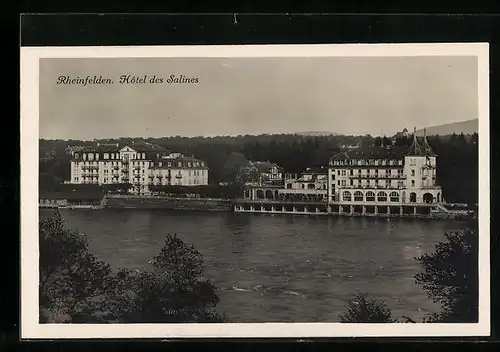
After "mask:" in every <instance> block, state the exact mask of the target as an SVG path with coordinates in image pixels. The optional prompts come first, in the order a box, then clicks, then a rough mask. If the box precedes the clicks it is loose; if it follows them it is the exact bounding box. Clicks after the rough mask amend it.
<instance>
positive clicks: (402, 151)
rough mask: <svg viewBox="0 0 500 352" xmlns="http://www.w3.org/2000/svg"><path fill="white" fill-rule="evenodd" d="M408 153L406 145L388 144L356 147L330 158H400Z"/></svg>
mask: <svg viewBox="0 0 500 352" xmlns="http://www.w3.org/2000/svg"><path fill="white" fill-rule="evenodd" d="M407 153H408V147H406V146H388V147H367V148H357V149H351V150H348V151H343V152H340V153H338V154H336V155H334V156H333V157H331V158H330V160H340V161H345V160H349V159H366V160H367V159H392V160H397V159H402V158H404V156H405V155H406V154H407Z"/></svg>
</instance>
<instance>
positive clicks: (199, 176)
mask: <svg viewBox="0 0 500 352" xmlns="http://www.w3.org/2000/svg"><path fill="white" fill-rule="evenodd" d="M70 163H71V180H70V181H69V183H72V184H98V185H111V184H131V185H132V189H133V190H134V192H135V193H141V194H146V193H149V187H148V186H150V185H177V186H199V185H207V184H208V167H207V165H206V163H205V162H204V161H203V160H200V159H197V158H194V157H187V156H184V155H182V154H180V153H173V152H171V151H168V150H166V149H164V148H162V147H159V146H157V145H154V144H150V143H145V142H138V143H132V144H130V145H125V146H120V145H119V144H97V145H96V146H92V147H85V148H83V149H81V150H78V151H76V152H73V153H72V159H71V161H70Z"/></svg>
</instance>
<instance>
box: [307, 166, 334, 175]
mask: <svg viewBox="0 0 500 352" xmlns="http://www.w3.org/2000/svg"><path fill="white" fill-rule="evenodd" d="M302 174H303V175H304V174H306V175H310V174H317V175H323V174H325V175H326V174H328V168H327V167H326V166H312V167H308V168H307V169H305V170H304V171H302Z"/></svg>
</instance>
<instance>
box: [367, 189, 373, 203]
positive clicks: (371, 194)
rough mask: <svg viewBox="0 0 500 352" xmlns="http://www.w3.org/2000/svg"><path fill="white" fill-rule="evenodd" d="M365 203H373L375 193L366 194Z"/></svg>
mask: <svg viewBox="0 0 500 352" xmlns="http://www.w3.org/2000/svg"><path fill="white" fill-rule="evenodd" d="M366 201H367V202H374V201H375V193H374V192H372V191H368V192H366Z"/></svg>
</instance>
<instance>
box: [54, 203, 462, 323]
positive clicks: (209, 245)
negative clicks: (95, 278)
mask: <svg viewBox="0 0 500 352" xmlns="http://www.w3.org/2000/svg"><path fill="white" fill-rule="evenodd" d="M61 215H62V216H63V218H64V219H65V221H66V224H67V226H68V227H69V228H72V229H74V230H78V231H80V232H85V233H87V234H88V236H89V239H90V249H91V250H92V251H93V252H94V253H96V254H97V255H98V256H99V257H100V258H101V259H103V260H105V261H106V262H108V263H109V264H111V265H112V266H113V268H114V269H118V268H120V267H126V268H129V269H138V270H141V269H143V268H145V267H146V265H147V262H148V261H149V260H150V259H151V258H152V257H153V256H155V255H156V254H157V253H158V251H159V249H160V248H161V246H162V245H163V241H164V236H165V235H166V234H167V233H176V234H177V235H178V236H180V237H181V238H182V239H183V240H184V241H185V242H186V243H187V244H192V245H194V246H195V247H196V249H198V250H199V251H200V252H201V253H202V254H203V257H204V260H205V265H206V269H205V275H206V277H207V278H209V279H210V280H212V282H213V283H214V284H215V285H216V286H217V287H218V288H219V297H220V298H221V302H220V303H219V305H218V306H217V308H218V310H219V311H221V312H225V313H226V314H227V316H228V318H229V319H231V321H233V322H241V323H243V322H248V323H255V322H318V321H320V322H335V321H339V318H338V315H339V314H340V313H342V312H344V311H345V307H346V304H347V302H348V300H349V299H350V298H352V296H353V295H354V294H355V293H356V292H365V293H368V294H369V295H370V296H371V297H373V298H377V299H382V300H384V301H385V302H386V303H387V304H388V306H389V307H390V308H391V309H392V312H393V315H394V316H395V317H401V316H402V315H405V316H410V317H412V318H413V319H421V318H422V317H424V316H425V315H426V314H427V313H429V312H435V311H438V310H439V307H438V306H437V305H436V304H434V303H433V302H432V301H431V300H430V299H429V298H427V295H426V293H425V292H424V291H422V290H421V289H420V287H418V286H416V285H415V283H414V279H413V275H414V274H415V273H417V272H418V271H419V270H420V266H419V264H418V262H417V261H416V260H415V259H414V258H415V257H416V256H419V255H421V254H423V253H426V252H430V251H433V249H434V246H435V244H436V243H437V242H439V241H442V240H444V233H445V232H447V231H452V230H458V229H460V227H461V225H462V224H461V223H459V222H456V221H425V220H418V219H398V218H392V219H375V218H359V217H355V218H349V217H325V216H318V217H314V216H309V217H306V216H300V215H297V216H296V215H258V214H234V213H202V212H165V211H151V210H127V209H104V210H100V211H88V210H61Z"/></svg>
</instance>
